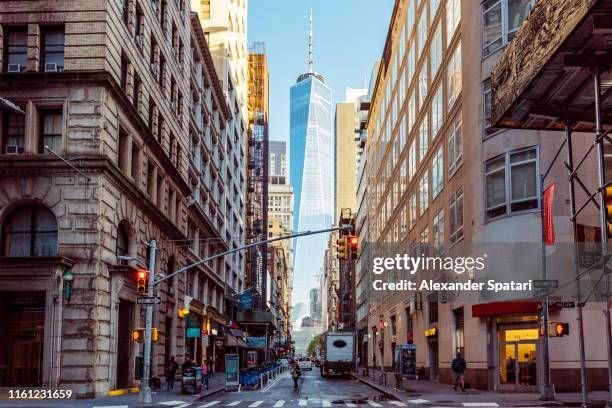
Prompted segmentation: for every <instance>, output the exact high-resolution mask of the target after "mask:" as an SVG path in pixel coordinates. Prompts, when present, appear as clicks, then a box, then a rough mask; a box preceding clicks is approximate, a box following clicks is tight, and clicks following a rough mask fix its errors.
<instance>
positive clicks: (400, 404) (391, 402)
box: [389, 401, 406, 407]
mask: <svg viewBox="0 0 612 408" xmlns="http://www.w3.org/2000/svg"><path fill="white" fill-rule="evenodd" d="M389 404H393V405H395V406H398V407H405V406H406V404H404V403H403V402H401V401H389Z"/></svg>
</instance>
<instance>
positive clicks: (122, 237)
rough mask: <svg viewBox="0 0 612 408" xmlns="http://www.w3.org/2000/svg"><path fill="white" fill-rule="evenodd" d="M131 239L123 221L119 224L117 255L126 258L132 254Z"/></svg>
mask: <svg viewBox="0 0 612 408" xmlns="http://www.w3.org/2000/svg"><path fill="white" fill-rule="evenodd" d="M129 237H130V235H129V233H128V229H127V226H126V225H125V221H121V222H120V223H119V227H118V228H117V249H116V253H115V255H117V256H125V255H129V254H130V253H129V250H130V247H129V242H130V241H129V239H130V238H129Z"/></svg>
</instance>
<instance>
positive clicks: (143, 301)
mask: <svg viewBox="0 0 612 408" xmlns="http://www.w3.org/2000/svg"><path fill="white" fill-rule="evenodd" d="M136 303H138V304H139V305H159V304H160V303H161V298H160V297H159V296H146V297H139V298H137V299H136Z"/></svg>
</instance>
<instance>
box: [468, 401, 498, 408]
mask: <svg viewBox="0 0 612 408" xmlns="http://www.w3.org/2000/svg"><path fill="white" fill-rule="evenodd" d="M463 406H464V407H499V404H498V403H497V402H464V403H463Z"/></svg>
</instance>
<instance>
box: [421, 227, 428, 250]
mask: <svg viewBox="0 0 612 408" xmlns="http://www.w3.org/2000/svg"><path fill="white" fill-rule="evenodd" d="M419 252H420V253H421V255H424V256H427V255H429V228H428V227H425V228H423V231H421V234H420V235H419Z"/></svg>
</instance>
